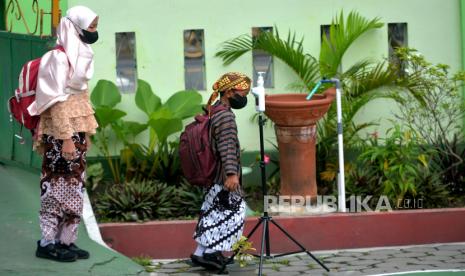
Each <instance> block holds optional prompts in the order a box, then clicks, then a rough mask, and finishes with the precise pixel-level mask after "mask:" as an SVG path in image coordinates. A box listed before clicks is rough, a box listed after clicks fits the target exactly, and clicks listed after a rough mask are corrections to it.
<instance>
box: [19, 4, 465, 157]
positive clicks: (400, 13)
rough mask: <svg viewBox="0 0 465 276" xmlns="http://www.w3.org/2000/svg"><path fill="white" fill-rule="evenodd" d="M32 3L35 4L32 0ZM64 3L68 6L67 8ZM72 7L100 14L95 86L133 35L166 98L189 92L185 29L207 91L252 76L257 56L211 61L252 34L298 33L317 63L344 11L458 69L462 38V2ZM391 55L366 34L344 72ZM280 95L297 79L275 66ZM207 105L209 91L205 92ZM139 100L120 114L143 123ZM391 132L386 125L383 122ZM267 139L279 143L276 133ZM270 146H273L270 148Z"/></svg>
mask: <svg viewBox="0 0 465 276" xmlns="http://www.w3.org/2000/svg"><path fill="white" fill-rule="evenodd" d="M27 1H30V0H27ZM63 2H64V1H63ZM67 4H68V6H69V7H72V6H75V5H86V6H88V7H90V8H91V9H93V10H95V11H96V12H97V13H98V14H99V15H100V22H99V27H98V30H99V34H100V39H99V41H98V42H97V43H96V44H94V46H93V48H94V50H95V53H96V73H95V76H94V79H93V80H92V85H94V84H95V83H96V82H97V80H98V79H102V78H103V79H109V80H112V81H115V80H116V70H115V66H116V57H115V32H135V33H136V47H137V63H138V64H137V67H138V76H139V78H141V79H144V80H147V81H148V82H149V83H150V84H151V85H152V88H153V89H154V91H155V92H156V93H157V94H158V95H159V96H160V97H161V98H162V99H164V100H165V99H167V98H168V97H169V96H170V95H171V94H173V93H174V92H176V91H178V90H183V89H184V58H183V30H186V29H204V30H205V52H206V82H207V88H209V87H211V85H212V83H213V82H214V81H215V80H216V79H217V78H218V77H219V76H220V75H221V74H222V73H224V72H226V71H233V70H234V71H242V72H245V73H247V74H250V75H251V74H252V56H251V54H250V53H248V54H246V55H245V56H243V57H242V58H241V59H240V60H238V61H236V62H235V63H233V64H232V65H230V66H227V67H224V66H223V65H222V62H221V60H220V59H218V58H215V57H214V54H215V53H216V51H217V50H218V49H219V46H220V44H221V43H222V42H224V41H226V40H228V39H231V38H233V37H236V36H238V35H241V34H248V33H250V32H251V28H252V27H258V26H275V25H276V26H277V27H278V28H279V30H280V31H281V33H283V34H286V33H287V31H288V30H292V31H296V33H297V34H298V36H304V37H305V40H304V48H305V50H306V52H308V53H310V54H312V55H314V56H318V54H319V48H320V25H323V24H329V23H330V22H331V19H332V18H333V17H334V16H335V15H336V14H338V12H339V11H341V10H344V11H345V12H346V13H348V12H349V11H351V10H356V11H358V12H360V13H361V14H362V15H363V16H365V17H367V18H369V19H371V18H374V17H380V18H381V21H382V22H384V23H390V22H407V23H408V43H409V46H411V47H414V48H417V49H418V50H419V51H420V52H421V53H423V54H424V55H425V56H426V57H427V58H428V59H429V60H431V61H433V62H441V63H447V64H449V65H451V66H452V68H453V69H459V68H461V32H460V10H459V0H447V1H444V0H408V1H406V0H390V1H384V0H349V1H348V0H286V1H279V0H255V1H247V0H235V1H226V0H202V1H192V0H169V1H162V0H138V1H129V0H99V1H94V0H68V1H67ZM387 54H388V42H387V27H386V26H384V27H383V28H382V29H379V30H376V31H372V32H370V33H367V34H366V35H364V36H363V37H362V38H361V39H360V40H359V41H357V43H356V44H355V45H353V47H352V48H350V49H349V52H348V53H347V55H346V58H345V59H344V61H343V67H344V68H347V66H349V65H350V64H351V63H353V62H354V61H358V60H360V59H362V58H372V59H377V60H381V59H383V58H386V56H387ZM274 73H275V79H274V82H275V88H274V89H269V90H268V91H267V92H268V93H282V92H288V91H289V89H287V88H286V87H287V86H288V85H289V84H290V83H292V82H293V81H294V80H295V76H294V75H293V73H292V72H291V71H290V70H289V69H288V68H287V66H286V65H284V64H283V63H281V62H280V61H278V60H276V59H275V69H274ZM201 93H202V95H203V96H204V99H207V98H208V97H209V95H210V93H211V90H208V91H202V92H201ZM133 98H134V94H125V95H123V103H122V104H121V106H120V108H122V109H124V110H126V111H127V112H128V113H129V116H128V118H129V119H132V120H139V119H144V120H145V117H144V114H142V113H141V112H139V111H138V110H137V108H136V107H135V104H134V99H133ZM385 101H386V100H379V101H377V102H374V103H372V104H370V106H369V107H368V108H366V109H365V110H363V111H362V112H361V113H360V114H359V115H360V116H359V119H360V120H361V121H366V120H373V119H375V120H378V119H379V118H381V117H382V118H388V117H390V115H391V112H392V110H393V109H394V106H393V105H392V104H387V103H386V102H385ZM253 113H254V108H253V105H252V104H250V105H249V106H247V107H246V108H245V109H244V110H241V111H239V112H237V117H238V123H239V132H240V139H241V143H242V146H243V147H244V148H245V150H247V151H248V150H257V149H258V145H259V141H258V129H257V127H256V125H254V124H253V123H251V122H250V117H251V115H252V114H253ZM381 122H382V123H383V128H386V126H387V125H386V124H385V120H383V121H381ZM265 135H266V137H267V138H271V137H274V131H273V129H272V128H268V129H267V130H266V134H265ZM268 146H269V145H268Z"/></svg>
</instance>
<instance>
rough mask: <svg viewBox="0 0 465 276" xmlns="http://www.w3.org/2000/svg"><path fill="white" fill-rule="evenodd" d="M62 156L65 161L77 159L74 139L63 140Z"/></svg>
mask: <svg viewBox="0 0 465 276" xmlns="http://www.w3.org/2000/svg"><path fill="white" fill-rule="evenodd" d="M61 156H63V158H64V159H66V160H68V161H70V160H73V159H75V158H76V157H75V156H76V147H75V146H74V142H73V139H66V140H63V147H62V149H61Z"/></svg>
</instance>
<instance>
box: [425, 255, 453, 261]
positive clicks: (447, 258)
mask: <svg viewBox="0 0 465 276" xmlns="http://www.w3.org/2000/svg"><path fill="white" fill-rule="evenodd" d="M418 259H419V260H422V261H446V260H450V259H453V258H452V257H450V256H427V257H418Z"/></svg>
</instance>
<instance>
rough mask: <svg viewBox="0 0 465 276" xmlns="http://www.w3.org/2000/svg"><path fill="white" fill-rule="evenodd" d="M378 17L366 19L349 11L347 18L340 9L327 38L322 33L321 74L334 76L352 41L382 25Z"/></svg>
mask: <svg viewBox="0 0 465 276" xmlns="http://www.w3.org/2000/svg"><path fill="white" fill-rule="evenodd" d="M383 25H384V24H383V23H381V22H380V18H374V19H372V20H368V19H366V18H364V17H363V16H361V15H360V14H358V13H357V12H354V11H352V12H350V13H349V15H348V16H347V18H344V13H343V12H342V11H341V13H340V14H339V17H336V18H334V19H333V21H332V22H331V26H330V30H329V38H328V37H327V36H326V35H323V43H322V44H321V50H320V68H321V75H322V76H328V77H329V76H336V75H337V71H338V68H339V66H340V65H341V62H342V58H343V56H344V54H345V53H346V51H347V50H348V49H349V48H350V46H351V45H352V43H353V42H354V41H356V40H357V39H358V38H359V37H360V36H361V35H363V34H364V33H366V32H367V31H369V30H373V29H379V28H381V27H383Z"/></svg>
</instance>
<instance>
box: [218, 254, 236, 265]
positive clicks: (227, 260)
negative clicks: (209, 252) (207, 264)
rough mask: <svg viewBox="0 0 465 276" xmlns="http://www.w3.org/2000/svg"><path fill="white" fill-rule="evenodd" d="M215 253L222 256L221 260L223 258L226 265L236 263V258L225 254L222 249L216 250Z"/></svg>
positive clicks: (219, 256)
mask: <svg viewBox="0 0 465 276" xmlns="http://www.w3.org/2000/svg"><path fill="white" fill-rule="evenodd" d="M213 254H217V255H218V258H220V259H221V260H223V263H224V264H225V265H230V264H233V263H234V258H231V257H226V256H225V255H223V254H222V253H221V251H216V252H215V253H213Z"/></svg>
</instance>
